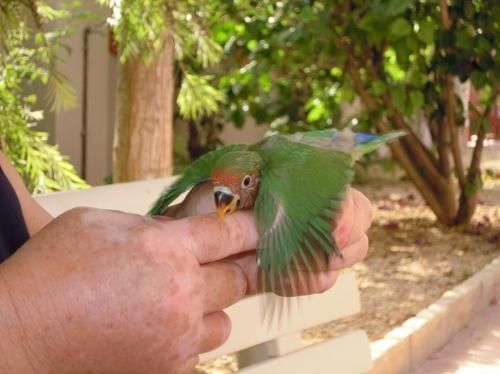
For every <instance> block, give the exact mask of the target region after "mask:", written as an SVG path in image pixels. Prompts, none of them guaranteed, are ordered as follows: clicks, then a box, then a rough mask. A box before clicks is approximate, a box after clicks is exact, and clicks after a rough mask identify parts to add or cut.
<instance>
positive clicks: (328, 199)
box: [148, 130, 405, 295]
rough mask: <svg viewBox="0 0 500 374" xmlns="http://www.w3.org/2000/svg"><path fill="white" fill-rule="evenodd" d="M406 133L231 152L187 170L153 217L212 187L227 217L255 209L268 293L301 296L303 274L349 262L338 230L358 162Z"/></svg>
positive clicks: (285, 139)
mask: <svg viewBox="0 0 500 374" xmlns="http://www.w3.org/2000/svg"><path fill="white" fill-rule="evenodd" d="M404 134H405V133H404V132H400V131H398V132H391V133H387V134H383V135H380V136H377V135H372V134H362V133H354V132H352V131H350V130H343V131H336V130H321V131H311V132H305V133H296V134H293V135H272V136H269V137H267V138H264V139H263V140H261V141H259V142H258V143H255V144H236V145H228V146H224V147H221V148H219V149H217V150H215V151H212V152H210V153H208V154H206V155H204V156H202V157H200V158H199V159H198V160H196V161H195V162H194V163H193V164H192V165H191V166H190V167H189V168H188V169H186V171H185V172H184V174H183V175H182V176H181V177H180V178H179V179H178V180H177V181H176V182H175V183H174V184H173V185H172V186H171V187H170V188H168V189H167V190H166V191H165V192H164V193H163V194H162V195H161V196H160V198H159V199H158V200H157V201H156V202H155V203H154V205H153V207H152V208H151V210H150V211H149V213H148V215H152V216H153V215H163V214H166V212H167V208H168V207H169V205H170V204H171V203H172V202H173V201H174V200H175V199H176V198H177V197H178V196H179V195H181V194H182V193H183V192H185V191H187V190H189V189H190V188H191V187H193V186H199V185H202V184H205V185H206V184H207V182H208V183H210V184H211V186H210V189H213V190H212V191H213V197H214V201H215V206H216V209H217V212H218V214H219V216H220V217H221V218H224V216H225V215H226V214H230V213H232V212H234V211H236V210H238V209H252V208H253V209H254V214H255V221H256V225H257V230H258V233H259V245H258V248H257V264H258V267H259V273H260V274H259V288H260V289H261V291H271V292H274V293H279V294H281V295H286V294H287V293H290V294H295V292H294V289H296V287H297V283H296V282H297V281H300V276H297V274H298V273H300V271H320V270H321V269H322V268H324V267H325V266H326V265H327V263H328V260H329V259H330V257H331V256H332V255H337V256H340V257H341V256H342V254H341V252H340V250H339V248H338V247H337V245H336V244H335V241H334V239H333V237H332V229H333V225H334V222H335V215H336V213H337V211H338V210H339V208H340V207H341V203H342V200H343V198H344V194H345V192H346V189H347V187H348V186H349V184H350V182H351V180H352V177H353V164H354V162H355V161H356V160H357V159H359V158H360V157H361V156H362V155H363V154H366V153H368V152H371V151H373V150H375V149H377V148H378V147H379V146H381V145H382V144H384V143H386V142H388V141H390V140H393V139H396V138H398V137H400V136H402V135H404ZM187 199H189V195H188V197H187ZM285 290H289V291H285Z"/></svg>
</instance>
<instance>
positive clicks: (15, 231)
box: [0, 168, 29, 262]
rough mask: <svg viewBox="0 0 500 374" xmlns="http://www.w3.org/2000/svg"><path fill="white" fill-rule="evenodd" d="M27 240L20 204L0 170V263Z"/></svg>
mask: <svg viewBox="0 0 500 374" xmlns="http://www.w3.org/2000/svg"><path fill="white" fill-rule="evenodd" d="M28 239H29V233H28V228H27V227H26V222H25V221H24V217H23V212H22V210H21V204H20V203H19V199H18V198H17V194H16V192H15V191H14V188H13V187H12V185H11V184H10V182H9V180H8V179H7V177H6V176H5V174H4V172H3V170H2V168H0V262H2V261H4V260H6V259H7V258H8V257H9V256H10V255H12V254H13V253H14V252H15V251H16V250H17V249H18V248H19V247H20V246H22V245H23V244H24V242H26V241H27V240H28Z"/></svg>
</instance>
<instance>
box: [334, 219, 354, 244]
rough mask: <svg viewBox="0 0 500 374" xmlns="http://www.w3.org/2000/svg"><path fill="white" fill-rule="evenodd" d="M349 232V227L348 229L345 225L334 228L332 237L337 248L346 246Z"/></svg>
mask: <svg viewBox="0 0 500 374" xmlns="http://www.w3.org/2000/svg"><path fill="white" fill-rule="evenodd" d="M350 231H351V230H350V227H348V226H347V225H343V224H339V225H337V227H335V230H334V231H333V236H334V238H335V241H336V242H337V245H338V246H340V247H344V246H345V245H346V244H347V241H348V240H349V234H350Z"/></svg>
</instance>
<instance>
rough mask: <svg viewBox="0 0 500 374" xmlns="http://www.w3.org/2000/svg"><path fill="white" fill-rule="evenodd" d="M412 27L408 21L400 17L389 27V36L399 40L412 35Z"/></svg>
mask: <svg viewBox="0 0 500 374" xmlns="http://www.w3.org/2000/svg"><path fill="white" fill-rule="evenodd" d="M412 30H413V29H412V26H411V24H410V22H408V20H406V19H405V18H403V17H398V18H396V19H395V20H394V21H392V22H391V24H390V26H389V35H393V36H396V37H397V38H402V37H404V36H407V35H410V34H411V32H412Z"/></svg>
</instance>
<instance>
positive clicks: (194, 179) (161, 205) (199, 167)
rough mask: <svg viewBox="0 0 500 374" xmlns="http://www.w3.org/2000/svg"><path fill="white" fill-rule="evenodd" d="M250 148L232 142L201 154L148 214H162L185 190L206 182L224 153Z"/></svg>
mask: <svg viewBox="0 0 500 374" xmlns="http://www.w3.org/2000/svg"><path fill="white" fill-rule="evenodd" d="M247 148H248V145H247V144H232V145H227V146H225V147H221V148H219V149H216V150H215V151H212V152H209V153H207V154H205V155H203V156H201V157H200V158H199V159H198V160H196V161H195V162H194V163H193V164H192V165H190V166H189V167H188V168H187V169H186V171H185V172H184V174H182V176H181V177H180V178H179V179H177V180H176V181H175V182H174V184H172V185H171V186H170V187H169V188H167V189H166V190H165V192H163V193H162V195H161V196H160V197H159V198H158V199H157V200H156V202H155V203H154V204H153V206H152V207H151V209H150V210H149V212H148V213H147V214H148V216H157V215H162V214H164V213H165V211H166V210H167V208H168V206H169V205H170V204H171V203H172V202H173V201H174V200H175V199H176V198H177V197H178V196H179V195H181V194H182V193H183V192H185V191H187V190H188V189H190V188H191V187H193V186H194V185H196V184H198V183H202V182H205V181H206V180H208V178H209V177H210V174H211V173H212V168H213V167H214V165H215V164H216V163H217V160H219V159H220V158H221V157H222V156H223V155H225V154H227V153H228V152H233V151H243V150H246V149H247Z"/></svg>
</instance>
